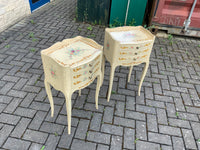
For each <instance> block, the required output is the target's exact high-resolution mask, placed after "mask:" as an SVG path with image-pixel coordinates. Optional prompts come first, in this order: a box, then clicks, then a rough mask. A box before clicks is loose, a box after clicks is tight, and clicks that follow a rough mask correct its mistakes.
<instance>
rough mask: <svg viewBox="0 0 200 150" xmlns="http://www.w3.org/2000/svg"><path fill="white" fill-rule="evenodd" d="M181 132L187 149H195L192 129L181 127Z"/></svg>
mask: <svg viewBox="0 0 200 150" xmlns="http://www.w3.org/2000/svg"><path fill="white" fill-rule="evenodd" d="M181 130H182V133H183V139H184V142H185V146H186V148H187V149H197V147H196V143H195V140H194V136H193V134H192V130H188V129H181Z"/></svg>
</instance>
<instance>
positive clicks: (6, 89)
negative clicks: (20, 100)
mask: <svg viewBox="0 0 200 150" xmlns="http://www.w3.org/2000/svg"><path fill="white" fill-rule="evenodd" d="M13 85H14V83H11V82H9V83H7V84H5V86H4V87H2V88H1V89H0V94H2V95H6V93H7V92H8V91H10V89H11V88H12V87H13Z"/></svg>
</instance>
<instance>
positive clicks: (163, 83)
mask: <svg viewBox="0 0 200 150" xmlns="http://www.w3.org/2000/svg"><path fill="white" fill-rule="evenodd" d="M161 86H162V89H164V90H170V88H169V81H168V80H161Z"/></svg>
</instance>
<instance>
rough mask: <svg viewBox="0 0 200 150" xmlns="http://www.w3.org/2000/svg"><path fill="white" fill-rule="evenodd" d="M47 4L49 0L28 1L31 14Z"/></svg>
mask: <svg viewBox="0 0 200 150" xmlns="http://www.w3.org/2000/svg"><path fill="white" fill-rule="evenodd" d="M48 2H50V0H29V3H30V7H31V12H32V11H34V10H35V9H37V8H39V7H41V6H42V5H44V4H46V3H48Z"/></svg>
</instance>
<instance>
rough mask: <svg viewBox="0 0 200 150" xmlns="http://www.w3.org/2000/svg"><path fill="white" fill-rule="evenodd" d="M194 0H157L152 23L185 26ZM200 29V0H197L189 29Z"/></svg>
mask: <svg viewBox="0 0 200 150" xmlns="http://www.w3.org/2000/svg"><path fill="white" fill-rule="evenodd" d="M193 2H194V0H157V2H156V6H155V11H154V16H153V18H152V24H159V25H160V26H163V25H164V26H168V27H183V26H184V21H185V20H186V19H188V16H189V14H190V11H191V8H192V5H193ZM191 28H195V29H200V0H197V3H196V5H195V8H194V11H193V13H192V17H191V23H190V25H189V29H191Z"/></svg>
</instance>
